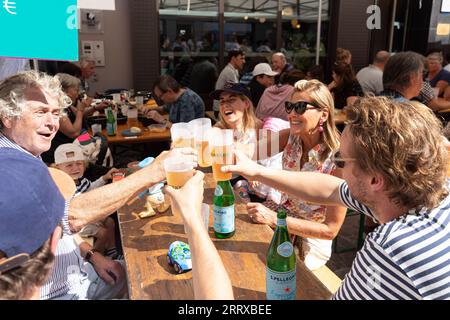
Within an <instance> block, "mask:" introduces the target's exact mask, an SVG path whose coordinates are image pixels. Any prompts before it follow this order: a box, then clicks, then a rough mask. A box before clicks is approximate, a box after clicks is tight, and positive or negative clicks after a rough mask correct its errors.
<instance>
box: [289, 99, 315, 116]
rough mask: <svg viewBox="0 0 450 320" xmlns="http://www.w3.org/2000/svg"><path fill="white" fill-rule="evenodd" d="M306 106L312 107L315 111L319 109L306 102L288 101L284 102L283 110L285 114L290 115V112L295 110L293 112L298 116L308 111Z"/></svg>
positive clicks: (313, 104)
mask: <svg viewBox="0 0 450 320" xmlns="http://www.w3.org/2000/svg"><path fill="white" fill-rule="evenodd" d="M308 106H312V107H314V108H316V109H320V107H319V106H318V105H317V104H315V103H313V102H306V101H297V102H289V101H286V102H285V103H284V108H285V109H286V112H287V113H291V112H292V110H294V109H295V112H296V113H297V114H300V115H302V114H304V113H305V111H306V110H307V109H308Z"/></svg>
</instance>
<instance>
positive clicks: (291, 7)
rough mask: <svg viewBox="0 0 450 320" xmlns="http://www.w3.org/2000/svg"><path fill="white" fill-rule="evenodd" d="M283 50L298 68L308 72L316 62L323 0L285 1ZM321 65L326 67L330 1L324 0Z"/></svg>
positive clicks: (283, 5)
mask: <svg viewBox="0 0 450 320" xmlns="http://www.w3.org/2000/svg"><path fill="white" fill-rule="evenodd" d="M282 2H283V3H282V8H283V9H282V15H281V16H282V28H283V31H282V49H281V50H282V51H283V52H284V53H285V55H286V56H287V58H288V60H289V61H291V63H292V64H293V65H294V66H295V67H296V68H298V69H300V70H302V71H304V72H306V71H307V70H308V69H309V68H310V67H312V66H314V65H316V56H317V22H318V17H319V1H310V0H283V1H282ZM321 19H322V20H321V32H320V45H319V47H320V50H319V55H318V56H319V65H321V66H322V67H325V66H326V57H327V55H328V51H327V47H326V46H327V41H328V39H327V35H328V28H329V1H328V0H322V14H321Z"/></svg>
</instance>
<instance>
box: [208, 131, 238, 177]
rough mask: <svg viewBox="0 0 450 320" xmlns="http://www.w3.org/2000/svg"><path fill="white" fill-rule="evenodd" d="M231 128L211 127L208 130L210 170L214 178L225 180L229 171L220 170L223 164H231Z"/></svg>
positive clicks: (230, 175)
mask: <svg viewBox="0 0 450 320" xmlns="http://www.w3.org/2000/svg"><path fill="white" fill-rule="evenodd" d="M233 142H234V138H233V130H229V129H226V130H221V129H218V128H213V129H211V131H210V137H209V146H210V148H211V158H212V171H213V176H214V180H216V181H227V180H230V179H231V177H232V174H231V172H229V173H224V172H222V171H221V169H222V167H223V166H226V165H230V164H233Z"/></svg>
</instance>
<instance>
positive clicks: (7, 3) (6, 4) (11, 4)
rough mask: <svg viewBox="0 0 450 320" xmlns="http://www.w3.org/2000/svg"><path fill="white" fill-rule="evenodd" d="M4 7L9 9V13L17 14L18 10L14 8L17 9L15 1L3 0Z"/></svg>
mask: <svg viewBox="0 0 450 320" xmlns="http://www.w3.org/2000/svg"><path fill="white" fill-rule="evenodd" d="M3 8H5V9H6V11H8V13H9V14H14V15H15V14H17V12H14V11H13V9H14V10H15V9H16V3H15V2H10V1H9V0H4V1H3Z"/></svg>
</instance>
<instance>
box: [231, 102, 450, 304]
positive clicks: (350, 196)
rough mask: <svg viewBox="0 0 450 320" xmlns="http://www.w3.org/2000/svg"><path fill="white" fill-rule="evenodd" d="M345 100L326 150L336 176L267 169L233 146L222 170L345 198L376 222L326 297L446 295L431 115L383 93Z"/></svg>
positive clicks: (438, 148) (449, 278) (442, 171)
mask: <svg viewBox="0 0 450 320" xmlns="http://www.w3.org/2000/svg"><path fill="white" fill-rule="evenodd" d="M307 102H308V101H307ZM310 102H312V101H310ZM347 108H348V109H347V119H348V122H347V126H346V128H345V130H344V132H343V135H342V138H341V148H340V152H338V153H336V154H335V155H334V162H335V163H336V165H337V167H339V168H341V170H342V176H343V178H344V180H342V179H339V178H336V177H333V176H331V175H321V174H316V173H307V172H300V173H292V172H285V171H281V172H280V171H275V170H273V169H270V168H264V167H261V166H257V165H256V164H254V163H253V162H252V161H251V160H249V159H248V158H246V157H245V156H244V155H242V154H241V153H237V154H236V156H237V159H238V160H237V161H238V162H237V165H235V166H229V167H225V168H224V169H223V170H224V171H232V172H236V173H238V174H241V175H243V176H245V177H247V178H248V179H250V180H258V181H260V182H262V183H264V184H267V185H270V186H271V187H274V188H277V189H279V190H281V191H283V192H287V193H290V194H293V195H295V196H297V197H300V198H303V199H304V200H305V201H308V202H313V203H321V204H326V205H345V206H347V207H349V208H352V209H354V210H356V211H358V212H361V213H363V214H366V215H368V216H370V217H372V218H373V219H375V220H376V221H377V222H378V223H379V224H380V226H379V227H377V228H376V229H375V230H374V231H373V232H372V233H370V234H369V235H368V236H367V238H366V241H365V243H364V246H363V248H362V249H361V250H360V251H359V252H358V254H357V256H356V259H355V261H354V262H353V265H352V268H351V270H350V272H349V273H348V274H347V276H346V277H345V280H344V281H343V283H342V286H341V287H340V288H339V290H338V291H337V292H336V294H335V295H334V297H333V298H334V299H352V300H353V299H357V300H366V299H376V300H384V299H393V300H395V299H450V226H449V220H450V196H449V184H448V181H447V166H448V154H447V150H446V149H445V147H444V144H443V139H442V135H441V134H442V133H441V126H440V123H439V121H438V120H437V119H436V118H435V117H434V115H433V113H432V112H431V111H430V110H429V109H428V108H426V107H423V106H419V105H411V104H409V103H399V102H395V101H393V100H390V99H388V98H386V97H371V98H362V99H360V100H358V101H357V102H356V103H355V104H354V105H353V106H349V107H347Z"/></svg>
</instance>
